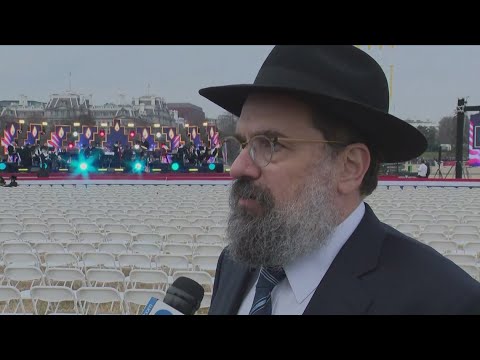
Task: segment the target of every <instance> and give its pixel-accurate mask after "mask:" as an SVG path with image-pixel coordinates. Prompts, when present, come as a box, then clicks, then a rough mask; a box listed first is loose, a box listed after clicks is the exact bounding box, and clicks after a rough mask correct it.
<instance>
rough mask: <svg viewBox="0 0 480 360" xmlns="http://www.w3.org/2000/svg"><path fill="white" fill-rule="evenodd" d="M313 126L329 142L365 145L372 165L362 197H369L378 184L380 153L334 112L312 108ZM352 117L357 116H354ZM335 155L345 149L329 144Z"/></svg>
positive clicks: (362, 186)
mask: <svg viewBox="0 0 480 360" xmlns="http://www.w3.org/2000/svg"><path fill="white" fill-rule="evenodd" d="M312 114H313V125H314V127H315V128H316V129H318V130H320V131H321V132H322V133H323V136H324V137H325V139H326V140H328V141H339V142H341V143H343V144H347V145H349V144H355V143H362V144H365V145H366V146H367V148H368V151H369V152H370V165H369V167H368V170H367V172H366V173H365V175H364V177H363V180H362V183H361V185H360V189H359V190H360V195H361V196H368V195H370V194H371V193H372V192H373V191H374V190H375V189H376V188H377V184H378V171H379V169H380V163H381V158H380V154H379V153H378V151H376V150H375V148H374V146H373V145H372V144H371V143H370V142H369V141H368V140H367V137H366V136H364V135H363V134H362V133H361V132H360V131H359V130H357V129H355V128H354V127H353V126H352V125H351V124H350V123H348V122H347V120H345V119H342V118H339V117H338V116H336V115H335V113H334V110H325V109H321V108H319V107H318V106H315V105H313V106H312ZM352 116H355V114H353V115H352ZM327 145H328V146H329V147H330V149H331V150H332V151H333V153H334V154H335V155H337V154H339V153H340V151H341V150H342V149H343V148H344V147H343V146H342V145H337V144H327Z"/></svg>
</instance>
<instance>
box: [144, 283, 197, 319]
mask: <svg viewBox="0 0 480 360" xmlns="http://www.w3.org/2000/svg"><path fill="white" fill-rule="evenodd" d="M204 292H205V290H204V289H203V287H202V286H201V285H200V284H199V283H197V282H196V281H194V280H192V279H189V278H187V277H184V276H181V277H179V278H178V279H177V280H175V281H174V282H173V284H172V285H171V286H170V287H169V288H168V290H167V293H166V295H165V298H164V299H163V302H162V301H159V300H158V299H157V298H153V297H152V298H151V299H150V301H149V302H148V304H147V305H146V306H145V309H144V310H143V314H142V315H193V314H195V312H196V311H197V310H198V309H199V308H200V304H201V302H202V299H203V295H204Z"/></svg>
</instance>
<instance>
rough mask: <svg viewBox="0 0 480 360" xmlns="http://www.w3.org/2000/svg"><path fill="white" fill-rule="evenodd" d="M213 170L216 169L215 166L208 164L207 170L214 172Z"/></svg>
mask: <svg viewBox="0 0 480 360" xmlns="http://www.w3.org/2000/svg"><path fill="white" fill-rule="evenodd" d="M215 168H216V166H215V164H214V163H211V164H208V170H210V171H215Z"/></svg>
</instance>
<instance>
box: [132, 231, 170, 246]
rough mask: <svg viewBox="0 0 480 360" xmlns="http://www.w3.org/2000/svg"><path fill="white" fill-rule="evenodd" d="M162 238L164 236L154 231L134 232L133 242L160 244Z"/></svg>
mask: <svg viewBox="0 0 480 360" xmlns="http://www.w3.org/2000/svg"><path fill="white" fill-rule="evenodd" d="M164 238H165V237H164V236H161V235H159V234H154V233H144V234H136V235H135V241H134V242H140V243H152V244H162V243H163V240H164Z"/></svg>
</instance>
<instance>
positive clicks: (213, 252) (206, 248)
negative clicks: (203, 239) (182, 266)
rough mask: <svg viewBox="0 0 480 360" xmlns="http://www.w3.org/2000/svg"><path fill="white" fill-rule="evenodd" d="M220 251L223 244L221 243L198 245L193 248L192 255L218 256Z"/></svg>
mask: <svg viewBox="0 0 480 360" xmlns="http://www.w3.org/2000/svg"><path fill="white" fill-rule="evenodd" d="M222 251H223V246H221V245H198V246H197V247H196V248H195V251H194V255H204V256H216V257H219V256H220V254H221V253H222Z"/></svg>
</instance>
